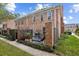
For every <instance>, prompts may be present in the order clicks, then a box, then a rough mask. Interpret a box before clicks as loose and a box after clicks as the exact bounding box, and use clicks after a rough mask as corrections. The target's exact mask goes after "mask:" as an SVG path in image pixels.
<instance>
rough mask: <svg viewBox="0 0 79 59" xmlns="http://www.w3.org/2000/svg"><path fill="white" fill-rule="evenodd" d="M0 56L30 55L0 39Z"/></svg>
mask: <svg viewBox="0 0 79 59" xmlns="http://www.w3.org/2000/svg"><path fill="white" fill-rule="evenodd" d="M0 56H31V54H29V53H26V52H24V51H22V50H20V49H19V48H16V47H14V46H12V45H10V44H8V43H6V42H4V41H2V40H0Z"/></svg>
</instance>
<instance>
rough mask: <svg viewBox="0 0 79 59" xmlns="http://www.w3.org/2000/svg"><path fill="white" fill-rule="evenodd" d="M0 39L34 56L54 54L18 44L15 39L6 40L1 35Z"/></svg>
mask: <svg viewBox="0 0 79 59" xmlns="http://www.w3.org/2000/svg"><path fill="white" fill-rule="evenodd" d="M0 40H2V41H5V42H7V43H9V44H11V45H13V46H15V47H17V48H19V49H21V50H23V51H25V52H28V53H30V54H32V55H34V56H56V54H53V53H48V52H45V51H41V50H38V49H34V48H32V47H29V46H25V45H23V44H20V43H18V42H16V41H9V40H6V39H4V38H1V37H0Z"/></svg>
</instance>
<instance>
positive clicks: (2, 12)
mask: <svg viewBox="0 0 79 59" xmlns="http://www.w3.org/2000/svg"><path fill="white" fill-rule="evenodd" d="M7 4H8V3H0V22H2V21H5V20H11V19H15V18H16V17H18V16H20V14H15V13H14V14H13V13H11V12H9V11H8V10H7V9H6V8H5V6H6V5H7Z"/></svg>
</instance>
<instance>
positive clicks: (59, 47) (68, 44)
mask: <svg viewBox="0 0 79 59" xmlns="http://www.w3.org/2000/svg"><path fill="white" fill-rule="evenodd" d="M54 51H55V53H56V54H59V55H67V56H79V52H78V51H79V39H78V38H76V37H74V36H72V35H68V36H67V38H63V39H61V38H60V40H59V41H58V42H57V43H56V46H55V49H54Z"/></svg>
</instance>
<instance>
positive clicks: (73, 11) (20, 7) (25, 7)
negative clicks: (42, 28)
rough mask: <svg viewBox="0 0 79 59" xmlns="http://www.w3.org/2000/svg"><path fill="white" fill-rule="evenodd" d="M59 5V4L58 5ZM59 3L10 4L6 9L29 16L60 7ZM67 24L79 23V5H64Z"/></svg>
mask: <svg viewBox="0 0 79 59" xmlns="http://www.w3.org/2000/svg"><path fill="white" fill-rule="evenodd" d="M58 4H59V3H58ZM58 4H57V3H9V4H8V5H7V6H6V9H7V10H8V11H10V12H12V13H20V14H21V15H28V14H29V13H32V12H34V11H36V10H39V9H42V8H47V7H51V6H56V5H58ZM62 5H63V18H64V23H65V24H72V23H79V4H75V3H63V4H62Z"/></svg>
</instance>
